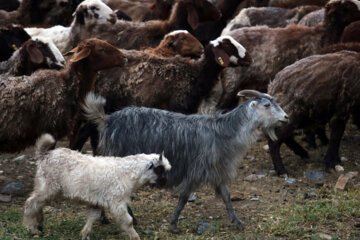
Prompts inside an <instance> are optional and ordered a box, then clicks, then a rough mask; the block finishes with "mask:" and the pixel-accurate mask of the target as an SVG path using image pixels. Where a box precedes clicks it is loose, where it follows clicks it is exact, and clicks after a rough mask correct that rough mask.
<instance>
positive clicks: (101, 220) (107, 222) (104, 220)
mask: <svg viewBox="0 0 360 240" xmlns="http://www.w3.org/2000/svg"><path fill="white" fill-rule="evenodd" d="M100 222H101V224H103V225H107V224H110V221H109V219H108V218H107V217H106V216H105V215H104V216H101V219H100Z"/></svg>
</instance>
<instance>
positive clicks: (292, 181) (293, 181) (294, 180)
mask: <svg viewBox="0 0 360 240" xmlns="http://www.w3.org/2000/svg"><path fill="white" fill-rule="evenodd" d="M285 182H286V183H289V184H293V183H296V179H295V178H289V177H288V178H285Z"/></svg>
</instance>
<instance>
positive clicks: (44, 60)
mask: <svg viewBox="0 0 360 240" xmlns="http://www.w3.org/2000/svg"><path fill="white" fill-rule="evenodd" d="M64 66H65V59H64V57H63V56H62V55H61V53H60V51H59V49H57V48H56V46H55V45H53V44H51V43H43V42H41V41H34V40H32V39H30V40H27V41H26V42H25V43H24V44H23V45H22V46H21V47H20V49H19V50H17V51H16V52H14V54H13V55H12V57H11V58H10V59H9V60H7V61H3V62H0V74H3V73H6V74H9V75H13V76H21V75H30V74H31V73H33V72H34V71H35V70H37V69H41V68H53V69H58V70H59V69H62V68H63V67H64Z"/></svg>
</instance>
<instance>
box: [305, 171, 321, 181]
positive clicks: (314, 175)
mask: <svg viewBox="0 0 360 240" xmlns="http://www.w3.org/2000/svg"><path fill="white" fill-rule="evenodd" d="M304 175H305V177H306V178H307V179H309V180H320V179H323V178H324V177H325V174H324V173H323V172H321V171H315V170H309V171H306V172H305V174H304Z"/></svg>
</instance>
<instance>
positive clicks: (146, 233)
mask: <svg viewBox="0 0 360 240" xmlns="http://www.w3.org/2000/svg"><path fill="white" fill-rule="evenodd" d="M142 232H143V233H144V234H145V235H152V233H153V232H152V231H151V230H143V231H142Z"/></svg>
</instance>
